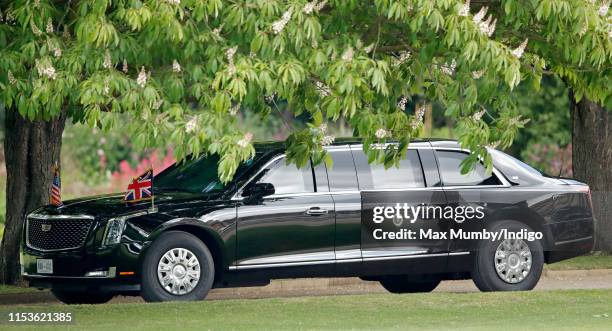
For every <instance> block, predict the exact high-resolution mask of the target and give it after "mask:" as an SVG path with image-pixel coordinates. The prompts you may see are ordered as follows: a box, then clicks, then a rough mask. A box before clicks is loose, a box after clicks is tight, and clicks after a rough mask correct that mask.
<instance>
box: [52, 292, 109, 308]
mask: <svg viewBox="0 0 612 331" xmlns="http://www.w3.org/2000/svg"><path fill="white" fill-rule="evenodd" d="M51 293H53V295H54V296H55V297H56V298H57V299H58V300H59V301H61V302H63V303H65V304H67V305H79V304H100V303H107V302H109V301H110V300H111V299H112V298H113V297H114V296H115V295H114V294H112V293H102V292H83V291H64V290H51Z"/></svg>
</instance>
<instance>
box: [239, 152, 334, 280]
mask: <svg viewBox="0 0 612 331" xmlns="http://www.w3.org/2000/svg"><path fill="white" fill-rule="evenodd" d="M256 183H269V184H271V185H272V186H273V187H274V194H271V195H268V196H263V197H259V198H253V197H250V196H245V197H244V198H243V199H242V200H241V201H239V203H238V206H237V219H238V222H237V254H236V260H237V261H236V268H237V269H252V268H263V267H290V266H304V265H314V264H329V265H330V267H331V266H332V265H333V261H334V259H335V254H334V227H335V224H334V206H333V201H332V198H331V196H330V195H329V192H327V189H326V184H325V183H321V189H320V192H319V191H318V190H317V186H316V183H315V180H314V172H313V170H312V167H311V165H308V166H307V167H304V168H303V169H298V168H297V167H296V166H295V165H294V164H287V163H286V159H285V157H284V156H283V155H281V156H277V157H275V158H274V159H272V160H271V161H270V162H268V163H267V164H266V165H265V166H264V167H263V168H262V169H261V171H260V172H259V174H258V175H256V176H255V178H254V180H252V181H251V182H250V183H249V184H247V186H246V188H245V190H244V191H248V187H249V185H254V184H256Z"/></svg>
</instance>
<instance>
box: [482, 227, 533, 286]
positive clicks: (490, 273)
mask: <svg viewBox="0 0 612 331" xmlns="http://www.w3.org/2000/svg"><path fill="white" fill-rule="evenodd" d="M501 229H507V231H508V232H520V231H521V230H527V231H533V230H532V229H531V228H530V227H529V226H527V225H525V224H523V223H520V222H516V221H503V222H499V223H496V224H494V225H493V226H492V227H491V229H489V231H492V232H495V231H499V230H501ZM501 242H502V240H496V241H491V240H482V241H481V242H480V243H479V244H478V248H477V251H476V252H475V258H474V265H473V267H472V272H471V274H472V280H473V281H474V284H476V287H478V289H480V290H481V291H483V292H490V291H529V290H532V289H533V288H534V287H535V286H536V285H537V283H538V281H539V280H540V276H541V275H542V269H543V268H544V253H543V249H542V243H541V242H540V241H539V240H537V239H536V240H534V241H527V240H524V241H523V242H524V243H526V244H527V246H528V247H529V250H530V251H531V268H530V270H529V271H528V274H527V275H526V276H524V279H523V280H521V281H519V282H517V283H509V282H506V281H504V280H503V279H502V278H501V276H500V275H498V273H497V271H496V268H495V259H496V257H495V251H496V250H497V248H498V247H499V245H500V243H501Z"/></svg>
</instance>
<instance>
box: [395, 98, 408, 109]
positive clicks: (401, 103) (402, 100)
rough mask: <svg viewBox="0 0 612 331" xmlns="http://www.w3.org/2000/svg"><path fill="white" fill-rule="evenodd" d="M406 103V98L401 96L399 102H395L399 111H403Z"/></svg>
mask: <svg viewBox="0 0 612 331" xmlns="http://www.w3.org/2000/svg"><path fill="white" fill-rule="evenodd" d="M406 102H408V98H406V97H405V96H402V97H401V98H400V100H399V101H398V102H397V108H398V109H400V110H405V109H406Z"/></svg>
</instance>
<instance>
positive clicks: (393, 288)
mask: <svg viewBox="0 0 612 331" xmlns="http://www.w3.org/2000/svg"><path fill="white" fill-rule="evenodd" d="M439 284H440V280H439V279H434V280H427V281H418V282H417V281H414V280H412V281H411V280H407V279H406V278H405V277H403V276H390V277H384V278H382V279H381V280H380V285H382V287H384V288H385V290H387V291H389V292H391V293H396V294H401V293H425V292H431V291H433V290H434V289H435V288H436V287H438V285H439Z"/></svg>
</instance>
